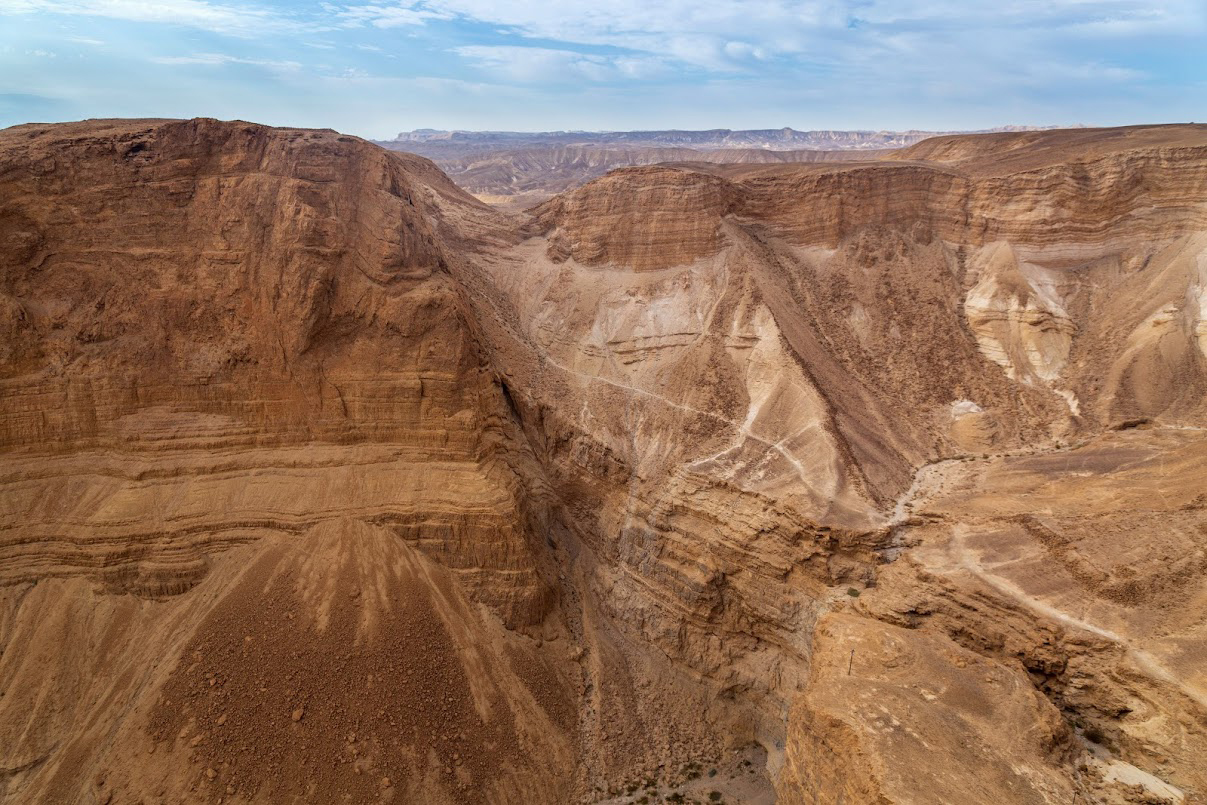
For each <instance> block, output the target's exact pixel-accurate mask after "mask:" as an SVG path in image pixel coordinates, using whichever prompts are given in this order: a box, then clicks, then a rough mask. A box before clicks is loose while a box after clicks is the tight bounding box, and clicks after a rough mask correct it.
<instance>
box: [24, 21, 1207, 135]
mask: <svg viewBox="0 0 1207 805" xmlns="http://www.w3.org/2000/svg"><path fill="white" fill-rule="evenodd" d="M1205 34H1207V4H1205V3H1203V2H1202V0H1163V2H1162V3H1160V4H1154V3H1152V2H1151V0H1145V1H1144V2H1140V1H1139V0H1046V1H1045V2H1041V1H1040V0H1001V2H998V3H994V4H988V3H969V2H967V1H966V0H960V2H956V0H912V2H903V1H902V0H897V1H895V2H891V1H889V0H844V1H841V2H840V1H839V0H802V1H799V2H789V1H788V0H692V1H691V2H688V0H664V1H663V2H657V3H654V2H649V0H610V2H608V3H600V2H598V0H590V1H588V0H561V1H560V2H558V3H556V4H543V3H542V4H534V3H531V2H529V1H528V0H421V1H419V2H410V1H407V2H372V3H357V2H347V1H346V0H345V1H344V2H316V3H309V4H305V3H302V4H300V3H295V2H285V0H277V1H276V2H272V1H271V0H261V1H259V2H242V0H222V1H221V2H210V0H0V96H3V97H6V98H16V99H21V98H29V99H36V100H30V101H29V102H28V109H29V114H30V115H33V114H34V113H35V111H40V113H42V114H44V113H45V110H46V109H57V110H62V111H60V114H67V115H73V114H74V115H75V116H80V117H83V116H98V115H103V116H111V115H114V114H147V115H162V114H177V115H179V114H215V115H218V116H231V117H234V116H237V117H245V118H253V119H265V120H267V122H280V123H296V124H309V125H332V126H336V127H339V128H342V129H345V130H352V131H356V132H358V133H365V134H377V135H381V134H386V133H388V132H387V131H381V130H375V129H374V127H376V126H389V127H390V128H391V129H392V128H395V127H398V128H402V127H408V126H411V125H414V126H423V125H433V126H443V127H466V128H468V127H489V128H504V127H507V128H527V129H537V128H553V127H568V128H572V127H581V128H601V127H602V128H625V127H659V126H673V125H678V126H682V127H692V126H715V125H729V126H742V125H750V126H778V125H792V126H796V127H895V128H900V127H929V128H975V127H982V126H988V125H995V124H1000V123H1008V122H1009V123H1062V122H1063V123H1072V122H1079V121H1086V122H1102V123H1121V122H1133V121H1139V120H1150V121H1157V120H1176V119H1185V118H1187V117H1195V116H1196V115H1195V112H1196V111H1197V112H1200V114H1198V115H1197V117H1199V118H1202V117H1207V59H1204V58H1203V57H1202V55H1201V54H1200V50H1201V43H1202V41H1203V40H1204V36H1205ZM51 53H53V54H56V56H57V57H58V58H53V59H52V58H51V57H48V56H47V55H46V54H51ZM51 61H53V62H54V64H53V66H52V67H48V66H47V63H48V62H51ZM35 65H36V66H35ZM147 65H152V66H153V68H152V69H154V70H157V71H159V74H158V75H155V76H154V78H153V79H152V80H148V75H147V72H146V70H147ZM18 76H21V79H18ZM131 80H138V81H139V82H140V83H141V84H142V88H143V90H144V91H143V93H142V94H141V96H139V95H138V94H136V93H133V92H131V91H130V87H129V81H131ZM115 87H120V89H115ZM161 87H162V88H161ZM370 87H372V89H370ZM385 87H388V88H390V92H391V93H392V94H386V95H384V96H383V95H381V94H380V93H381V92H382V91H383V88H385ZM437 87H438V88H439V89H437ZM482 87H490V88H492V91H491V92H488V93H483V92H482V89H481V88H482ZM321 93H328V94H326V95H323V94H321ZM375 93H376V94H375ZM471 96H472V97H473V98H474V99H475V100H476V102H477V103H476V104H468V103H466V100H465V99H466V98H467V97H471ZM21 104H22V101H20V100H16V101H10V102H9V103H8V105H7V106H4V107H0V115H4V117H3V118H0V123H5V124H8V123H15V122H20V121H21V120H22V119H23V118H22V117H21V115H22V114H23V113H22V105H21ZM388 121H393V122H392V123H391V122H388Z"/></svg>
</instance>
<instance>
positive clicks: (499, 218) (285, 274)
mask: <svg viewBox="0 0 1207 805" xmlns="http://www.w3.org/2000/svg"><path fill="white" fill-rule="evenodd" d="M405 146H406V143H403V144H402V146H401V147H405ZM556 147H558V148H563V146H556ZM592 147H595V146H592ZM564 148H579V150H578V151H577V152H574V153H571V157H573V159H581V160H585V161H587V162H591V161H592V159H593V157H592V152H591V151H590V150H589V148H587V147H581V148H580V147H578V146H574V147H571V146H565V147H564ZM738 148H744V147H743V146H738ZM568 153H569V152H568ZM798 153H806V154H807V153H809V152H798ZM684 156H685V155H684V154H682V153H680V152H679V151H678V150H676V148H671V149H669V153H665V154H661V155H660V158H656V159H654V160H652V161H654V162H655V164H644V160H643V159H638V158H637V157H634V162H635V163H636V164H633V165H631V166H629V167H623V168H621V169H618V170H612V171H610V172H607V173H606V174H605V175H602V176H600V177H598V178H594V179H592V180H591V181H586V182H585V183H580V178H585V177H578V176H577V175H576V176H575V177H571V180H569V181H564V182H563V184H562V185H561V186H560V187H558V188H557V191H558V192H556V194H554V195H551V196H550V197H548V198H544V200H542V201H540V203H538V204H536V205H535V206H532V207H530V208H528V209H522V210H521V209H518V207H517V206H515V205H507V206H491V205H488V204H486V203H483V202H482V201H481V200H480V199H477V198H475V197H474V196H473V195H471V194H470V192H467V190H466V189H464V188H463V187H459V186H457V185H456V184H454V183H453V181H452V180H451V179H450V178H449V176H447V175H446V174H445V173H444V172H442V171H441V170H440V168H439V167H437V164H436V163H434V162H432V161H429V159H427V158H425V157H422V156H417V155H414V154H410V153H404V152H401V151H396V150H388V149H385V148H382V147H379V146H378V145H376V144H373V143H370V142H367V141H364V140H361V139H358V138H356V137H351V136H345V135H341V134H338V133H336V132H332V131H328V130H301V129H281V128H269V127H265V126H260V125H255V124H251V123H244V122H223V121H216V120H210V119H194V120H92V121H86V122H81V123H68V124H54V125H46V124H29V125H23V126H15V127H12V128H9V129H5V130H2V131H0V244H2V245H0V311H2V316H0V328H2V331H3V337H2V338H0V800H3V801H6V802H80V803H93V802H96V803H126V802H131V803H134V802H147V803H151V802H195V801H206V802H218V801H221V802H227V803H233V802H308V801H313V802H331V801H351V802H396V803H404V802H425V803H459V802H495V803H504V802H507V803H510V802H526V803H528V802H531V803H546V802H547V803H562V802H608V803H633V802H661V801H670V802H686V801H695V802H731V803H732V802H749V803H769V802H773V801H778V802H784V803H931V802H936V803H937V802H952V803H955V802H959V803H995V805H996V804H998V803H1053V804H1055V803H1071V802H1072V803H1111V804H1112V805H1114V804H1121V803H1165V802H1169V803H1187V804H1188V805H1194V804H1195V803H1207V764H1205V763H1204V762H1203V758H1205V757H1207V615H1205V613H1207V126H1203V125H1193V124H1190V125H1165V126H1138V127H1127V128H1116V129H1088V128H1087V129H1072V130H1044V131H1009V132H996V133H988V134H977V135H952V136H938V137H931V138H927V139H920V140H919V141H918V142H916V143H914V144H912V145H909V146H908V147H905V148H900V149H897V150H892V151H883V152H882V151H879V150H876V151H871V152H865V153H862V154H859V155H858V156H842V157H818V158H816V159H811V158H809V157H793V158H791V159H789V158H784V159H783V160H781V159H779V158H775V157H765V158H760V161H756V160H754V159H745V158H743V156H742V155H741V154H738V155H734V154H728V155H726V154H717V155H715V158H714V159H709V160H703V159H699V158H695V159H685V158H684ZM688 156H690V155H688ZM573 159H572V160H571V161H573ZM467 164H468V163H467ZM594 164H595V165H596V167H598V165H599V164H602V163H600V161H599V160H596V161H595V163H594ZM595 169H596V168H592V170H595ZM540 170H542V171H544V170H546V168H545V167H541V168H540ZM564 179H565V176H563V177H562V178H561V179H558V181H563V180H564ZM483 187H485V185H482V186H481V187H476V188H470V189H471V190H473V192H476V193H479V192H480V191H481V190H482V188H483ZM538 189H540V188H538ZM542 192H543V191H542Z"/></svg>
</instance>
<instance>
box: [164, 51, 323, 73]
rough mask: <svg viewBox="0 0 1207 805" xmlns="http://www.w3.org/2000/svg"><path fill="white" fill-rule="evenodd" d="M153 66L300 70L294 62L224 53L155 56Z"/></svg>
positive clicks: (299, 65)
mask: <svg viewBox="0 0 1207 805" xmlns="http://www.w3.org/2000/svg"><path fill="white" fill-rule="evenodd" d="M150 61H152V62H154V63H155V64H169V65H180V64H200V65H206V66H211V67H221V66H222V65H226V64H250V65H254V66H256V67H268V68H270V69H273V70H279V71H285V72H293V71H295V70H299V69H301V67H302V65H301V64H300V63H299V62H296V61H275V60H272V59H245V58H242V57H240V56H231V55H228V54H226V53H194V54H193V55H191V56H155V57H152V58H151V59H150Z"/></svg>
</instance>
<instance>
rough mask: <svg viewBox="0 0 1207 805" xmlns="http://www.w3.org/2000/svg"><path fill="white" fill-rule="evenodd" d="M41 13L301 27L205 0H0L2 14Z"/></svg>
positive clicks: (214, 26)
mask: <svg viewBox="0 0 1207 805" xmlns="http://www.w3.org/2000/svg"><path fill="white" fill-rule="evenodd" d="M39 12H41V13H52V14H66V15H71V16H84V17H104V18H108V19H116V20H125V21H127V22H149V23H166V24H171V25H182V26H185V27H189V28H198V29H201V30H205V31H212V32H214V33H220V34H229V35H233V36H244V37H249V36H255V35H257V34H261V33H264V32H266V31H273V30H276V31H281V30H289V29H296V28H298V27H299V26H298V24H297V23H296V22H294V21H292V20H290V19H289V18H287V17H285V16H283V15H281V14H279V13H277V12H274V11H270V10H267V9H263V8H257V7H255V6H251V5H223V4H219V3H210V2H207V1H206V0H0V14H33V13H39Z"/></svg>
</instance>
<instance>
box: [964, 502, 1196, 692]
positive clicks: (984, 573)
mask: <svg viewBox="0 0 1207 805" xmlns="http://www.w3.org/2000/svg"><path fill="white" fill-rule="evenodd" d="M967 536H968V526H967V525H965V524H963V523H959V524H956V525H954V526H952V529H951V545H950V548H949V550H950V551H951V552H952V554H953V557H954V558H955V559H956V560H957V561H958V562H959V565H960V566H961V567H963V568H964V569H966V570H968V571H969V572H971V573H972V574H973V575H975V576H976V577H977V578H979V579H981V580H982V581H984V582H985V583H986V584H988V585H989V586H990V587H992V588H993V589H995V590H997V591H998V592H999V593H1002V594H1003V595H1005V596H1008V597H1009V598H1012V599H1014V600H1015V601H1018V602H1019V603H1020V604H1022V605H1023V606H1025V607H1027V608H1028V609H1030V610H1031V611H1032V612H1035V613H1037V614H1040V615H1043V616H1044V617H1047V618H1050V619H1052V620H1054V621H1057V622H1058V623H1061V624H1063V625H1065V626H1069V627H1072V628H1074V629H1080V630H1082V631H1086V632H1090V633H1091V634H1095V635H1098V636H1099V637H1103V638H1106V639H1107V640H1110V641H1111V642H1113V643H1116V644H1117V645H1119V646H1121V647H1122V648H1123V649H1125V650H1126V651H1127V653H1128V656H1130V657H1131V658H1132V660H1133V661H1135V663H1136V665H1137V666H1139V667H1140V668H1141V669H1142V670H1143V671H1144V672H1145V673H1147V674H1149V675H1150V676H1152V677H1153V678H1155V679H1159V680H1161V681H1162V682H1165V683H1166V684H1169V685H1172V686H1174V687H1175V688H1177V689H1178V690H1179V691H1181V692H1182V693H1183V694H1184V695H1185V696H1186V697H1188V698H1190V699H1192V700H1193V701H1195V702H1197V703H1198V704H1199V705H1200V706H1202V707H1203V708H1204V709H1207V695H1204V693H1203V692H1202V691H1200V690H1198V689H1197V688H1194V687H1192V686H1190V685H1188V684H1186V683H1185V682H1183V681H1182V680H1181V679H1179V678H1178V677H1177V676H1176V675H1175V674H1173V673H1172V672H1171V671H1170V670H1169V669H1168V668H1166V667H1165V665H1164V664H1163V663H1162V662H1161V661H1160V660H1159V659H1157V657H1156V656H1154V655H1153V654H1152V653H1151V652H1149V651H1146V650H1144V649H1142V648H1139V647H1138V646H1136V645H1135V644H1133V643H1132V641H1131V640H1129V639H1128V638H1127V637H1125V636H1123V635H1121V634H1119V633H1118V632H1114V631H1111V630H1110V629H1106V628H1103V627H1101V626H1097V625H1095V624H1093V623H1090V622H1089V621H1086V620H1083V619H1081V618H1078V617H1075V616H1073V615H1070V614H1069V613H1067V612H1065V611H1064V610H1062V609H1059V608H1058V607H1054V606H1052V605H1051V604H1049V603H1047V602H1046V601H1043V600H1041V599H1039V598H1036V597H1035V596H1033V595H1031V594H1030V593H1028V592H1026V591H1025V590H1023V589H1022V588H1021V587H1019V586H1018V585H1017V584H1015V583H1014V582H1012V581H1010V580H1009V579H1007V578H1004V577H1002V576H998V575H996V574H994V573H991V572H990V571H988V570H986V569H985V568H984V567H983V566H982V565H981V563H980V561H979V560H978V558H977V556H976V553H975V552H974V551H972V550H970V549H969V548H968V546H967V544H966V541H965V540H966V538H967Z"/></svg>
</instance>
